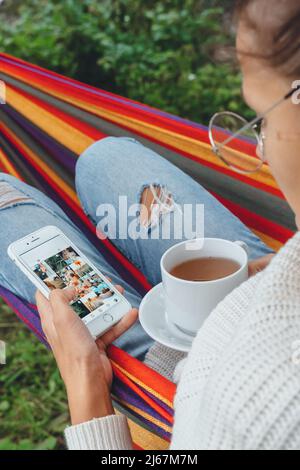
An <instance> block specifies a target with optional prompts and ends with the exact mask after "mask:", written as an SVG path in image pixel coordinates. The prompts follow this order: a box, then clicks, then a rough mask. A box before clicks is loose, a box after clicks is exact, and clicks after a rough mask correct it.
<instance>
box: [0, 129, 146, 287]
mask: <svg viewBox="0 0 300 470" xmlns="http://www.w3.org/2000/svg"><path fill="white" fill-rule="evenodd" d="M0 129H2V132H3V134H4V135H5V136H6V137H7V139H8V140H9V141H10V142H11V143H12V144H13V145H14V146H15V147H16V148H17V149H18V151H19V152H20V153H21V154H22V155H23V157H24V158H25V159H26V160H27V161H28V162H29V163H30V165H31V166H32V167H33V168H34V169H35V170H36V171H37V172H38V173H39V174H40V175H42V176H43V178H44V179H45V181H46V182H47V183H48V184H49V186H51V187H52V188H53V189H54V190H55V191H56V192H57V194H58V195H59V196H60V197H61V199H62V200H63V201H64V202H65V203H66V204H67V205H68V206H69V207H70V208H71V209H72V210H73V212H75V213H76V215H77V216H78V217H80V219H81V220H82V221H83V222H84V223H85V224H86V225H87V227H88V228H89V229H90V230H91V231H92V233H95V231H96V229H95V227H94V226H93V224H92V223H91V221H90V220H89V219H88V218H87V216H86V215H85V214H84V213H83V211H82V209H81V207H80V206H78V205H77V204H75V203H74V202H73V201H72V199H70V197H69V196H68V195H67V194H66V193H65V192H63V191H62V190H61V189H60V187H59V186H58V185H57V184H56V183H55V182H54V181H53V180H52V179H51V178H50V177H49V176H48V174H47V173H46V172H45V171H44V170H42V169H41V168H40V167H39V166H38V165H37V164H36V163H35V162H34V161H33V160H32V159H31V158H30V157H29V155H28V154H27V153H26V152H24V150H23V149H22V148H21V146H20V145H19V144H18V142H16V141H15V139H14V138H13V137H12V136H11V135H10V134H8V133H7V132H6V130H5V129H4V128H2V126H1V123H0ZM101 242H102V243H103V244H104V246H105V247H106V248H107V249H108V250H109V251H110V252H111V253H112V255H113V256H114V258H115V259H117V260H118V261H119V262H120V263H121V264H122V265H123V266H124V267H125V269H127V271H128V272H129V273H131V274H132V276H133V277H134V278H135V279H136V281H138V282H139V283H140V285H141V286H142V287H143V288H144V289H146V290H149V289H151V288H152V286H151V284H150V283H149V281H148V280H147V279H146V277H145V276H144V275H143V274H142V273H141V272H140V271H139V270H138V269H137V268H136V267H135V266H134V265H133V264H132V263H130V261H128V259H127V258H125V256H124V255H122V254H121V253H120V252H119V250H118V249H117V248H116V247H115V246H114V245H113V244H112V243H111V242H110V241H109V240H108V239H107V238H105V239H103V240H101Z"/></svg>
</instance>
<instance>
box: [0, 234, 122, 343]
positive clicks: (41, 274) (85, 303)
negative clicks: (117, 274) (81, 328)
mask: <svg viewBox="0 0 300 470" xmlns="http://www.w3.org/2000/svg"><path fill="white" fill-rule="evenodd" d="M7 253H8V255H9V257H10V258H11V259H12V261H13V262H14V263H16V265H17V266H18V267H19V268H20V269H21V271H22V272H23V273H24V274H25V275H26V276H27V277H28V279H30V281H31V282H32V283H33V284H34V285H35V286H36V288H37V289H39V290H40V292H41V293H42V294H43V295H44V296H45V297H46V298H48V297H49V294H50V291H51V290H53V289H65V288H66V287H70V286H73V287H75V288H76V290H77V296H76V298H75V299H74V301H72V302H71V303H70V305H71V307H72V308H73V309H74V311H75V312H76V313H77V315H78V316H79V317H80V318H81V319H82V321H83V322H84V323H85V324H86V326H87V327H88V329H89V330H90V332H91V334H92V335H93V336H94V338H97V337H98V336H100V335H101V334H103V333H105V332H106V331H107V330H109V329H110V328H111V327H112V326H113V325H114V324H116V323H117V322H118V321H119V320H121V318H122V317H123V316H124V315H125V314H126V313H127V312H128V311H129V310H130V309H131V305H130V303H129V302H128V301H127V300H126V299H125V297H124V296H123V295H121V294H120V293H119V292H118V291H117V290H116V289H115V287H114V286H113V284H112V283H111V282H110V281H109V280H108V279H107V278H106V277H105V276H104V275H103V274H102V273H101V272H100V271H99V270H98V269H97V268H96V267H95V266H94V265H93V264H92V263H91V262H90V261H89V260H88V259H87V258H86V257H85V256H84V254H83V253H82V252H81V251H80V250H79V249H78V248H77V247H76V246H75V245H74V243H72V241H71V240H69V238H68V237H66V235H64V233H63V232H62V231H61V230H60V229H59V228H57V227H55V226H52V225H51V226H50V225H49V226H47V227H43V228H42V229H40V230H38V231H36V232H33V233H30V234H29V235H27V236H26V237H24V238H21V239H20V240H17V241H15V242H13V243H12V244H11V245H9V247H8V249H7Z"/></svg>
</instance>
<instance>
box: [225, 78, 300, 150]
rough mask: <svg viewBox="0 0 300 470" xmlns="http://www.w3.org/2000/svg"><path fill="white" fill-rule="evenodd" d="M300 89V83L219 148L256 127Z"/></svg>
mask: <svg viewBox="0 0 300 470" xmlns="http://www.w3.org/2000/svg"><path fill="white" fill-rule="evenodd" d="M299 90H300V85H299V86H297V87H296V88H293V89H292V90H290V91H289V92H288V93H287V94H286V95H285V96H284V97H283V98H281V100H279V101H277V103H275V104H273V106H271V108H269V109H268V110H267V111H265V112H264V113H262V114H259V115H258V116H257V117H256V118H254V119H253V120H252V121H251V122H247V124H245V125H244V126H243V127H242V128H241V129H239V130H238V131H237V132H235V133H234V134H232V135H231V136H230V137H228V138H227V139H226V140H225V141H224V142H223V143H222V144H220V145H219V146H218V149H222V148H223V147H225V145H227V144H229V142H231V141H232V140H233V139H235V138H236V137H237V136H238V135H240V134H242V132H244V131H246V130H248V129H250V128H251V127H254V126H255V125H256V124H259V123H261V122H262V121H263V120H264V118H265V117H266V116H267V115H268V114H270V112H271V111H273V110H274V109H275V108H277V106H279V105H280V104H281V103H283V102H284V101H286V100H288V99H289V98H291V97H292V96H293V94H294V93H296V92H297V91H299Z"/></svg>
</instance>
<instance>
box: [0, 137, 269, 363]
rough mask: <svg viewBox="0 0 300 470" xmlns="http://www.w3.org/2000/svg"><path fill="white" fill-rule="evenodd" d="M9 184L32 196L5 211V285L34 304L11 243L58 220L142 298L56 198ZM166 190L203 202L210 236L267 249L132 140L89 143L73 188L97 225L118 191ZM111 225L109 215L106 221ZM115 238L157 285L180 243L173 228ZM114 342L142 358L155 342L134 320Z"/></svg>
mask: <svg viewBox="0 0 300 470" xmlns="http://www.w3.org/2000/svg"><path fill="white" fill-rule="evenodd" d="M2 181H6V182H8V183H9V184H10V185H11V186H13V187H14V188H16V189H18V190H19V191H20V192H22V193H23V194H25V195H26V196H28V198H30V199H28V200H25V201H22V202H20V203H17V204H15V205H12V206H8V207H6V208H2V209H1V210H0V227H1V231H0V266H1V272H0V284H1V285H2V286H3V287H6V288H7V289H10V290H11V291H12V292H14V293H15V294H17V295H19V296H21V297H23V298H24V299H26V300H27V301H29V302H34V294H35V287H34V286H33V285H32V283H31V282H30V281H29V280H28V279H27V278H26V277H25V275H24V274H23V273H22V272H21V271H20V270H19V269H18V268H17V267H16V266H15V265H14V263H12V262H11V260H10V259H9V257H8V255H7V247H8V245H9V244H10V243H11V242H13V241H15V240H17V239H19V238H21V237H24V236H25V235H27V234H29V233H30V232H33V231H34V230H38V229H39V228H41V227H43V226H45V225H56V226H57V227H59V228H60V229H61V230H62V231H63V232H64V233H65V234H66V235H67V236H68V237H69V238H70V239H71V240H72V241H73V242H74V243H75V245H77V246H78V247H79V249H80V250H82V251H83V252H84V253H85V254H86V256H87V257H88V258H90V259H91V261H92V262H93V263H94V264H95V265H96V266H97V267H98V268H99V270H100V271H102V272H103V273H105V274H106V275H107V276H109V277H111V279H112V280H113V282H114V283H116V284H121V285H123V286H124V287H125V291H126V293H125V295H126V297H127V298H128V300H129V302H130V303H131V304H132V305H133V306H138V305H139V303H140V301H141V297H140V295H139V294H138V293H137V292H136V291H135V289H134V288H133V287H132V286H130V285H129V284H127V283H126V282H124V281H123V280H122V279H120V276H119V275H118V273H117V272H116V271H115V270H114V269H112V267H111V266H110V265H109V264H108V263H107V261H106V260H105V259H104V257H103V256H102V255H101V254H100V253H99V252H98V251H97V249H96V248H95V247H94V246H93V245H92V244H91V243H90V241H89V240H88V239H87V238H86V237H85V236H84V235H83V234H82V233H81V232H80V230H79V229H78V228H77V227H76V226H75V225H74V224H73V223H72V222H71V221H70V219H69V218H68V217H67V216H66V214H65V213H64V212H63V211H62V210H61V209H60V208H59V207H58V206H57V204H56V203H55V202H53V201H52V200H51V199H49V198H48V197H47V196H45V195H44V194H43V193H41V192H40V191H38V190H37V189H35V188H33V187H31V186H28V185H27V184H25V183H23V182H21V181H19V180H18V179H16V178H14V177H12V176H9V175H7V174H4V173H1V174H0V182H2ZM151 184H152V185H154V186H160V187H164V188H167V190H168V192H169V193H170V194H171V195H172V197H173V198H174V200H175V201H176V202H177V203H179V204H181V205H183V204H187V203H188V204H193V205H194V204H197V203H198V204H199V203H202V204H204V207H205V236H206V237H220V238H225V239H228V240H243V241H245V242H246V243H247V244H248V246H249V249H250V258H251V259H255V258H258V257H260V256H263V255H265V254H267V253H270V252H271V250H270V249H269V248H268V247H266V245H264V244H263V243H262V242H261V241H260V240H259V238H257V237H256V236H255V235H254V234H253V233H251V231H250V230H248V229H247V228H246V227H245V226H244V225H243V224H242V223H241V221H240V220H239V219H237V218H236V217H235V216H234V215H232V214H231V213H230V212H229V211H228V210H227V209H226V208H224V207H223V206H222V205H221V204H220V203H219V202H218V201H217V200H216V199H215V198H214V197H212V196H211V195H210V194H209V193H208V192H207V191H206V190H205V189H204V188H203V187H201V186H200V185H199V184H198V183H196V182H195V181H194V180H193V179H192V178H190V177H189V176H187V175H186V174H185V173H183V172H182V171H181V170H179V169H178V168H177V167H175V166H173V165H172V164H170V163H169V162H168V161H167V160H165V159H164V158H162V157H161V156H159V155H158V154H156V153H155V152H153V151H152V150H150V149H148V148H146V147H144V146H143V145H142V144H140V143H139V142H137V141H135V140H134V139H131V138H124V137H123V138H115V137H107V138H105V139H103V140H101V141H99V142H96V143H95V144H93V145H92V146H91V147H89V148H88V149H87V150H86V151H85V152H84V153H83V154H82V155H81V156H80V158H79V159H78V162H77V166H76V189H77V193H78V196H79V199H80V201H81V204H82V207H83V210H84V212H85V213H86V214H87V215H88V216H89V218H90V219H91V220H92V221H93V222H94V224H97V222H98V220H97V207H98V206H99V204H104V203H105V204H111V205H113V206H114V207H115V209H116V210H117V211H118V208H119V196H120V195H122V196H123V195H127V197H128V205H130V204H134V203H138V202H139V201H140V197H141V194H142V192H143V190H144V188H146V187H148V186H149V185H151ZM164 220H165V219H164V217H163V216H162V217H161V219H160V223H159V224H157V225H156V226H154V227H152V228H151V231H152V234H154V235H155V233H154V232H155V231H156V230H161V228H162V226H163V224H164ZM108 225H109V220H108ZM118 229H119V228H118V227H117V237H116V239H115V240H113V242H114V243H115V245H116V246H117V248H118V249H119V250H120V251H121V252H122V253H123V254H124V255H125V256H126V257H127V258H128V259H129V260H130V261H131V262H132V263H133V264H134V265H135V266H137V267H138V268H139V269H140V270H141V271H142V272H143V274H144V275H145V276H146V277H147V278H148V280H149V281H150V282H151V283H152V284H154V285H155V284H157V283H159V282H160V281H161V275H160V267H159V262H160V258H161V256H162V254H163V253H164V252H165V251H166V250H167V249H168V248H169V247H170V246H172V245H173V244H175V243H177V242H178V240H175V239H174V235H173V233H171V237H170V239H168V240H165V239H161V238H159V237H157V238H155V237H153V236H152V237H151V239H150V238H148V239H144V238H138V239H130V238H127V239H119V238H118ZM116 344H117V345H118V346H119V347H121V348H123V349H124V350H126V351H127V352H129V353H130V354H132V355H133V356H135V357H137V358H139V359H143V357H144V355H145V353H146V352H147V350H148V349H149V347H150V346H151V344H152V339H151V338H149V336H148V335H147V334H146V333H145V332H144V330H143V329H142V327H141V325H140V324H139V323H137V324H136V325H135V326H133V327H132V328H131V329H130V330H129V331H128V332H127V333H126V334H124V335H123V337H122V338H120V339H119V340H118V341H117V342H116Z"/></svg>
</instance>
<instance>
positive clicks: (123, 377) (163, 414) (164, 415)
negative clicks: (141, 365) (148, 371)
mask: <svg viewBox="0 0 300 470" xmlns="http://www.w3.org/2000/svg"><path fill="white" fill-rule="evenodd" d="M112 366H113V371H114V375H115V377H117V378H118V379H120V380H121V382H122V383H123V384H124V385H125V386H127V387H129V388H130V389H131V390H132V391H133V392H134V393H136V394H137V395H138V396H139V397H141V398H142V400H144V402H145V403H147V404H148V405H149V406H150V407H151V408H152V409H153V410H155V411H156V412H157V413H158V414H159V415H160V416H161V417H162V418H165V419H166V420H167V421H168V422H169V424H170V425H172V424H173V417H172V416H171V415H170V414H169V413H168V412H167V411H166V410H165V409H164V408H162V407H161V406H159V405H158V404H157V403H156V402H155V401H154V400H153V399H152V398H151V397H149V395H147V394H146V393H145V392H143V390H142V389H141V388H139V387H138V386H137V385H136V384H135V383H134V382H133V381H132V380H130V379H129V378H128V377H127V376H126V375H125V374H124V373H123V372H122V371H120V369H118V367H115V366H114V365H113V364H112ZM136 377H139V376H138V375H136ZM160 377H161V376H160Z"/></svg>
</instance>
